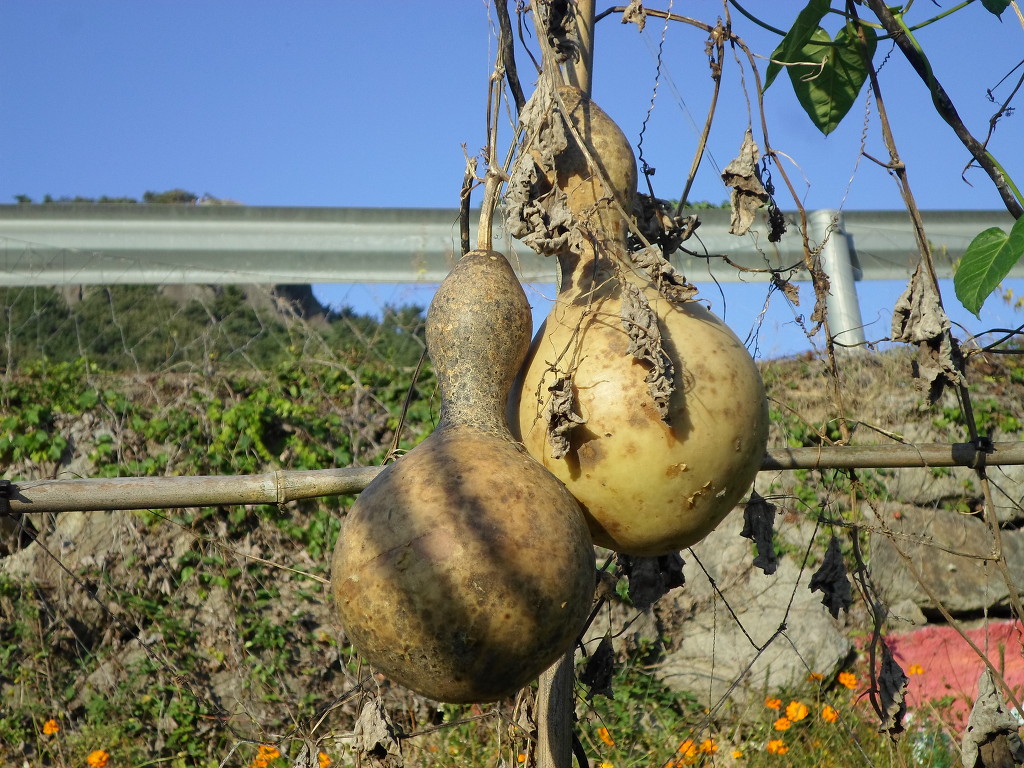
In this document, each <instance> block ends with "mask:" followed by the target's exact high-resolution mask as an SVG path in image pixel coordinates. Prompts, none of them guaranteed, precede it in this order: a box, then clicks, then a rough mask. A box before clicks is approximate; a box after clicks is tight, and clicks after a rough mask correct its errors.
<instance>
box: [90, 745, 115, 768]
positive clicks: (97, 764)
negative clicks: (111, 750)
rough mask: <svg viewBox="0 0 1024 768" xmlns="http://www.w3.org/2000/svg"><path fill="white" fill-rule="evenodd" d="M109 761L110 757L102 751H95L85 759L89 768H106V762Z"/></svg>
mask: <svg viewBox="0 0 1024 768" xmlns="http://www.w3.org/2000/svg"><path fill="white" fill-rule="evenodd" d="M109 759H110V755H109V754H107V753H106V752H104V751H103V750H102V749H96V750H93V751H92V752H90V753H89V756H88V757H87V758H85V762H87V763H88V764H89V766H90V768H106V766H107V760H109Z"/></svg>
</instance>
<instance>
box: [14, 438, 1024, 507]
mask: <svg viewBox="0 0 1024 768" xmlns="http://www.w3.org/2000/svg"><path fill="white" fill-rule="evenodd" d="M979 463H984V464H985V465H987V466H994V465H1012V464H1024V443H993V444H992V448H991V451H980V450H978V449H977V448H976V447H975V446H974V445H973V444H972V443H922V444H920V445H906V444H898V445H845V446H821V447H820V448H781V449H777V450H773V451H769V453H768V454H767V455H766V456H765V458H764V461H763V462H762V464H761V471H768V472H770V471H790V470H794V469H882V468H892V469H899V468H912V467H975V466H978V465H979ZM381 469H383V467H346V468H341V469H310V470H284V469H281V470H277V471H274V472H267V473H264V474H259V475H221V476H197V477H112V478H88V479H74V480H30V481H24V482H21V481H18V482H12V483H11V487H10V498H9V501H8V508H9V510H10V511H11V512H28V513H32V512H39V513H42V512H70V511H81V512H93V511H101V510H110V509H169V508H175V507H214V506H222V505H232V504H284V503H286V502H289V501H296V500H298V499H312V498H317V497H321V496H342V495H347V494H354V493H359V492H360V491H361V490H363V489H364V488H365V487H366V486H367V485H369V483H370V481H371V480H373V478H375V477H376V476H377V474H378V473H379V472H380V471H381Z"/></svg>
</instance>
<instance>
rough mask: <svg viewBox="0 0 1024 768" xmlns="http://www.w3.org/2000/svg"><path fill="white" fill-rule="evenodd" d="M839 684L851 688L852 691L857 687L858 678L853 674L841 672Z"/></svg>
mask: <svg viewBox="0 0 1024 768" xmlns="http://www.w3.org/2000/svg"><path fill="white" fill-rule="evenodd" d="M839 684H840V685H842V686H845V687H847V688H849V689H850V690H851V691H852V690H853V689H854V688H856V687H857V676H856V675H855V674H853V673H852V672H840V673H839Z"/></svg>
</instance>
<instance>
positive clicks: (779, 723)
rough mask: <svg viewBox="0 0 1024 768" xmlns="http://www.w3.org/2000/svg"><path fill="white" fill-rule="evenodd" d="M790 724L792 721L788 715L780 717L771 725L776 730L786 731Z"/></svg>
mask: <svg viewBox="0 0 1024 768" xmlns="http://www.w3.org/2000/svg"><path fill="white" fill-rule="evenodd" d="M791 725H793V721H792V720H790V719H789V718H788V717H780V718H779V719H778V720H776V721H775V724H774V725H773V726H772V727H773V728H774V729H775V730H776V731H787V730H789V728H790V726H791Z"/></svg>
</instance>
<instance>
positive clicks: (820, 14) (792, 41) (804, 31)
mask: <svg viewBox="0 0 1024 768" xmlns="http://www.w3.org/2000/svg"><path fill="white" fill-rule="evenodd" d="M828 8H829V0H810V2H809V3H808V4H807V7H806V8H804V9H803V10H802V11H800V13H799V14H798V15H797V17H796V21H794V22H793V26H792V27H790V28H789V32H787V33H786V36H785V37H784V38H782V42H781V43H779V47H778V48H776V49H775V52H774V53H772V58H771V61H770V62H768V69H767V70H766V71H765V76H764V89H763V90H765V91H767V90H768V86H769V85H771V84H772V82H773V81H774V80H775V77H776V76H777V75H778V74H779V70H781V69H782V64H781V63H779V62H784V63H790V62H794V61H804V59H802V58H800V52H801V51H802V50H803V48H804V46H805V45H807V42H808V41H809V40H810V39H811V36H812V35H813V34H814V32H815V30H816V29H817V28H818V24H819V23H820V22H821V20H822V19H823V18H824V17H825V14H826V13H828Z"/></svg>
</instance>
